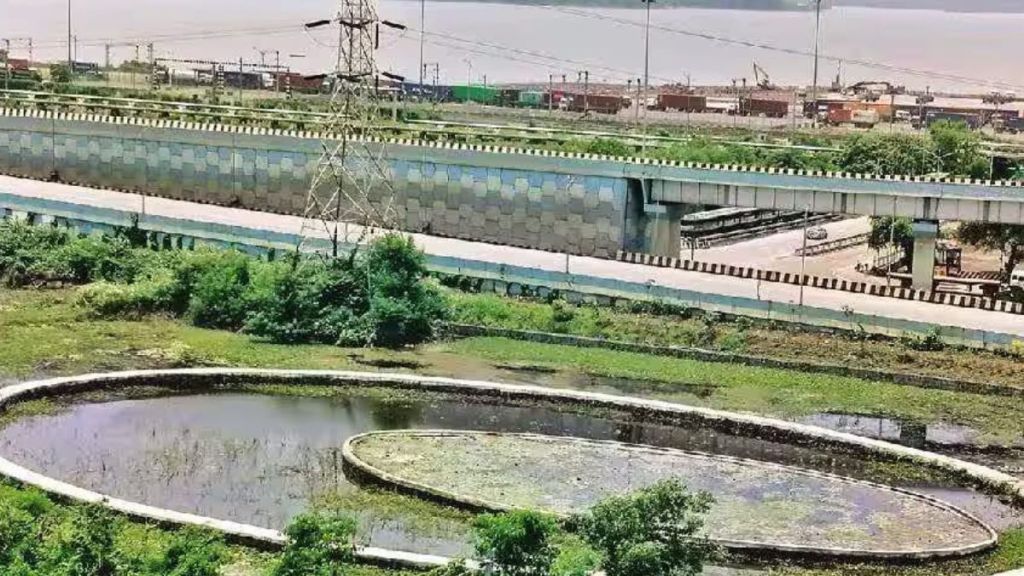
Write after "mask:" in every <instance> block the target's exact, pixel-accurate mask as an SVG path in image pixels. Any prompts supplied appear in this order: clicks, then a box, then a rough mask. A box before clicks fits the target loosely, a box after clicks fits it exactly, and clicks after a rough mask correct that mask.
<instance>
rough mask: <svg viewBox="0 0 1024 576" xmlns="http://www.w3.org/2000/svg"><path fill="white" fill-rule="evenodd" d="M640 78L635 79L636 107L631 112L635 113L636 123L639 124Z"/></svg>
mask: <svg viewBox="0 0 1024 576" xmlns="http://www.w3.org/2000/svg"><path fill="white" fill-rule="evenodd" d="M640 88H641V86H640V79H639V78H637V79H636V109H635V110H633V112H635V113H636V124H637V127H639V126H640Z"/></svg>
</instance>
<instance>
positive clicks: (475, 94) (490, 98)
mask: <svg viewBox="0 0 1024 576" xmlns="http://www.w3.org/2000/svg"><path fill="white" fill-rule="evenodd" d="M499 94H500V91H499V90H497V89H495V88H491V87H488V86H467V85H465V84H456V85H455V86H452V99H454V100H455V101H456V102H475V103H477V104H497V103H498V100H499Z"/></svg>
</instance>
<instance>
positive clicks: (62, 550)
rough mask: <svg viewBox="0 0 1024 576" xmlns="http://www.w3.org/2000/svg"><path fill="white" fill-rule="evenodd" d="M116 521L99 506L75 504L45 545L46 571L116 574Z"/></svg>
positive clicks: (52, 575) (63, 575) (61, 575)
mask: <svg viewBox="0 0 1024 576" xmlns="http://www.w3.org/2000/svg"><path fill="white" fill-rule="evenodd" d="M116 529H117V521H116V520H115V519H114V517H113V515H112V514H111V513H110V512H109V511H107V510H106V509H104V508H103V507H101V506H99V505H90V506H79V507H74V508H72V509H71V510H70V512H69V513H68V514H67V517H66V518H64V520H63V521H62V522H61V523H60V524H59V525H58V526H56V527H55V528H54V532H53V534H51V535H50V538H48V539H47V540H46V541H45V543H44V545H43V552H42V554H43V566H44V568H43V570H42V573H43V574H47V575H49V576H108V575H111V574H115V573H116V571H117V570H116V560H115V553H114V534H115V531H116Z"/></svg>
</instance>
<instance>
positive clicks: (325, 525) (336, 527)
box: [273, 513, 356, 576]
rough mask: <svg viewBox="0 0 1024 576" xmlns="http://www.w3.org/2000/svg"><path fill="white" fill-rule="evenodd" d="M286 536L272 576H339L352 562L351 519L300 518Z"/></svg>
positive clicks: (336, 515) (333, 515)
mask: <svg viewBox="0 0 1024 576" xmlns="http://www.w3.org/2000/svg"><path fill="white" fill-rule="evenodd" d="M285 534H286V535H287V536H288V539H289V542H288V544H287V546H285V549H284V552H283V553H282V554H281V561H280V562H279V563H278V564H277V566H276V567H275V568H274V571H273V574H274V576H339V575H340V574H342V573H343V571H344V569H345V567H346V566H347V565H348V564H350V563H351V562H352V559H353V548H354V544H353V538H354V537H355V534H356V521H355V519H353V518H352V517H350V516H347V515H345V514H342V513H329V514H328V513H321V514H303V515H301V516H297V517H296V518H295V519H294V520H293V521H292V523H291V525H289V526H288V528H287V530H285Z"/></svg>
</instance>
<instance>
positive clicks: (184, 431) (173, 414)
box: [0, 388, 1024, 555]
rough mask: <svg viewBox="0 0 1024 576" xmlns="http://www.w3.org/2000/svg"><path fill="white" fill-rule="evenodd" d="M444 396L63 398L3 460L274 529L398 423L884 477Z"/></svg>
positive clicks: (1001, 517)
mask: <svg viewBox="0 0 1024 576" xmlns="http://www.w3.org/2000/svg"><path fill="white" fill-rule="evenodd" d="M489 402H490V403H488V402H484V401H482V399H478V398H467V397H461V396H453V395H440V394H424V393H411V392H397V391H392V390H383V389H370V388H353V389H344V390H333V391H331V395H330V396H329V397H298V396H274V395H262V394H255V393H249V392H248V391H246V392H238V391H230V390H223V391H220V392H217V393H207V394H187V395H167V396H160V397H146V398H126V397H117V396H114V397H109V396H107V397H104V398H102V400H101V401H100V400H96V399H93V398H78V399H70V400H69V402H68V405H67V406H66V407H65V408H64V409H63V410H60V411H58V412H57V413H55V414H51V415H46V416H34V417H28V418H25V419H22V420H19V421H17V422H15V423H13V424H11V425H9V426H7V427H6V428H4V429H3V430H0V454H2V455H3V456H4V457H6V458H8V459H10V460H12V461H14V462H17V463H19V464H22V465H24V466H26V467H28V468H30V469H33V470H36V471H39V472H42V473H45V474H48V475H50V476H53V477H55V478H58V479H61V480H64V481H67V482H71V483H73V484H76V485H79V486H83V487H86V488H89V489H93V490H97V491H100V492H103V493H107V494H110V495H112V496H115V497H119V498H124V499H128V500H134V501H138V502H144V503H147V504H152V505H156V506H161V507H165V508H170V509H174V510H179V511H183V512H192V513H197V514H202V515H206V516H212V517H216V518H222V519H228V520H234V521H239V522H245V523H250V524H255V525H258V526H265V527H270V528H282V527H284V526H285V525H286V524H287V522H288V520H289V519H290V518H291V517H293V516H294V515H295V514H297V513H299V512H301V511H302V510H303V509H305V508H306V507H307V506H308V504H309V502H310V501H311V499H314V498H317V497H319V496H321V495H323V494H328V493H334V492H337V493H342V494H350V495H351V494H353V493H357V492H359V491H358V490H357V489H356V488H355V487H353V486H352V485H351V484H350V483H349V482H348V481H347V480H346V478H345V476H344V473H343V471H342V468H343V467H342V459H341V447H342V445H343V443H344V442H345V440H346V439H347V438H349V437H351V436H353V435H355V434H359V433H363V432H368V431H374V430H392V429H402V428H416V429H436V428H445V429H460V430H481V431H497V432H533V433H539V434H548V435H568V436H578V437H582V438H589V439H595V440H619V441H625V442H631V443H642V444H651V445H655V446H665V447H673V448H682V449H688V450H697V451H702V452H709V453H714V454H721V455H728V456H737V457H745V458H752V459H756V460H764V461H769V462H776V463H781V464H790V465H797V466H801V467H805V468H809V469H816V470H822V471H829V472H835V473H839V474H845V475H852V476H856V477H859V478H863V479H868V480H878V481H882V482H887V480H888V479H889V478H887V475H886V473H885V471H884V470H882V469H881V467H880V466H878V465H877V463H870V462H867V461H864V460H858V459H856V458H853V457H849V456H842V455H836V454H834V453H832V452H825V451H820V450H814V449H810V448H800V447H795V446H791V445H785V444H780V443H776V442H769V441H765V440H761V439H757V438H747V437H740V436H731V435H728V434H721V433H715V432H712V431H709V430H705V429H690V428H683V427H678V426H670V425H665V424H659V423H654V422H647V421H640V420H636V419H634V418H632V417H630V416H628V415H626V414H624V413H617V412H614V411H592V410H591V411H586V410H584V409H573V410H569V409H566V408H564V407H557V406H554V405H543V404H539V405H538V404H509V403H504V404H495V403H493V402H494V400H493V399H491V400H490V401H489ZM904 485H906V486H908V487H910V488H913V489H915V490H917V491H920V492H925V493H934V494H941V495H942V497H943V498H944V499H945V500H946V501H948V502H950V503H952V504H954V505H957V506H960V507H963V508H964V509H966V510H968V511H969V512H971V513H973V514H975V515H977V516H979V517H980V518H982V519H983V520H984V521H986V522H988V523H989V524H990V525H992V526H993V527H995V528H997V529H1001V528H1005V527H1007V526H1015V525H1021V524H1022V523H1024V522H1022V519H1021V517H1020V515H1019V514H1018V513H1016V512H1014V511H1013V510H1011V509H1009V508H1007V507H1006V506H1004V505H1002V504H1000V503H999V502H998V501H996V500H994V499H992V498H989V497H987V496H983V495H979V494H976V493H973V492H970V491H967V490H963V489H959V488H957V487H955V486H953V485H949V484H945V483H942V482H937V481H930V480H927V481H926V480H918V481H914V482H909V483H904ZM358 512H359V514H360V516H361V519H362V523H363V529H362V535H363V537H364V539H365V542H366V543H369V544H373V545H376V546H383V547H388V548H394V549H400V550H409V551H415V552H433V553H437V554H449V555H451V554H460V553H463V554H464V553H466V552H467V551H468V548H467V545H466V532H465V524H464V522H463V523H460V522H459V521H457V519H455V520H452V519H445V518H441V519H439V520H437V521H423V519H422V518H417V517H414V516H415V514H413V513H412V512H408V511H405V510H401V509H399V510H395V509H388V510H380V509H378V507H374V506H372V505H366V506H364V507H362V508H361V509H359V510H358Z"/></svg>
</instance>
